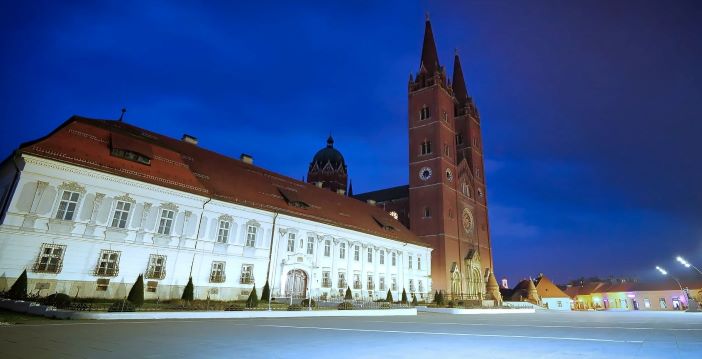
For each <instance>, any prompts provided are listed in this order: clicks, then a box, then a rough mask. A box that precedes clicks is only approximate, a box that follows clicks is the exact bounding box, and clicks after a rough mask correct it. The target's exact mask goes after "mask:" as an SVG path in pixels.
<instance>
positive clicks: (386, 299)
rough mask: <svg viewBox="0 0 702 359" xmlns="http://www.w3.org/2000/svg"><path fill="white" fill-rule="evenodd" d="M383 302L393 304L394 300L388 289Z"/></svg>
mask: <svg viewBox="0 0 702 359" xmlns="http://www.w3.org/2000/svg"><path fill="white" fill-rule="evenodd" d="M385 301H386V302H388V303H392V302H394V300H393V299H392V292H391V291H390V289H388V295H387V296H386V297H385Z"/></svg>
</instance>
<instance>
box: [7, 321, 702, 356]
mask: <svg viewBox="0 0 702 359" xmlns="http://www.w3.org/2000/svg"><path fill="white" fill-rule="evenodd" d="M459 357H471V358H510V359H515V358H520V359H522V358H678V359H679V358H695V359H699V358H702V313H684V312H565V313H558V312H546V311H540V312H537V313H535V314H510V315H448V314H420V315H418V316H417V317H369V318H363V317H355V318H287V319H221V320H142V321H47V322H28V323H26V324H17V325H10V326H0V358H334V359H338V358H384V359H385V358H423V359H434V358H437V359H438V358H459Z"/></svg>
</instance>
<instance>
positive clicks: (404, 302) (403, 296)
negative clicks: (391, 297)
mask: <svg viewBox="0 0 702 359" xmlns="http://www.w3.org/2000/svg"><path fill="white" fill-rule="evenodd" d="M407 303H408V302H407V292H405V288H402V304H407Z"/></svg>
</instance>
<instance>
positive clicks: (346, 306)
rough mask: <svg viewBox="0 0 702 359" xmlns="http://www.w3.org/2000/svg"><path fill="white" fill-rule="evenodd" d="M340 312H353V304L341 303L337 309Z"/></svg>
mask: <svg viewBox="0 0 702 359" xmlns="http://www.w3.org/2000/svg"><path fill="white" fill-rule="evenodd" d="M337 309H339V310H352V309H353V304H352V303H349V302H343V303H339V306H338V307H337Z"/></svg>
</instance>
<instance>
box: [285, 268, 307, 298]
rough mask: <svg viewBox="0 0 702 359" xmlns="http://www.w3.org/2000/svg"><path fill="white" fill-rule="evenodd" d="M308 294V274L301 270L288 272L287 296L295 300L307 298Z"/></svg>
mask: <svg viewBox="0 0 702 359" xmlns="http://www.w3.org/2000/svg"><path fill="white" fill-rule="evenodd" d="M306 293H307V273H306V272H305V271H303V270H301V269H293V270H291V271H289V272H288V276H287V281H286V282H285V294H286V295H287V296H288V297H293V298H305V297H306Z"/></svg>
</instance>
